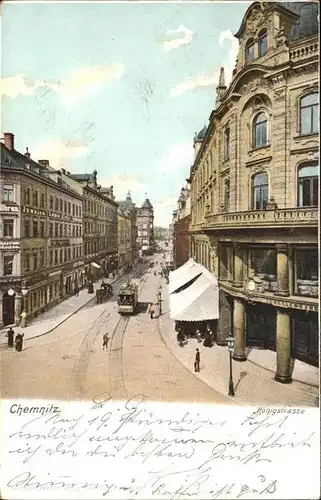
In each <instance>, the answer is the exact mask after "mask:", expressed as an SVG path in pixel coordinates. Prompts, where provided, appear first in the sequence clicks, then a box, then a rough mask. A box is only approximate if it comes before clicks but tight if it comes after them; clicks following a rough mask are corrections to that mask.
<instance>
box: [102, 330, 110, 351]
mask: <svg viewBox="0 0 321 500" xmlns="http://www.w3.org/2000/svg"><path fill="white" fill-rule="evenodd" d="M108 340H109V337H108V333H105V334H104V335H103V351H104V350H105V347H106V349H108Z"/></svg>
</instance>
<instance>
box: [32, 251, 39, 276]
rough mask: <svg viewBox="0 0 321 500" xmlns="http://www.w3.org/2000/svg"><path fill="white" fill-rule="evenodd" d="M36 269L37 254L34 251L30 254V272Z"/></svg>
mask: <svg viewBox="0 0 321 500" xmlns="http://www.w3.org/2000/svg"><path fill="white" fill-rule="evenodd" d="M37 268H38V252H37V250H34V251H33V253H32V270H33V271H34V270H36V269H37Z"/></svg>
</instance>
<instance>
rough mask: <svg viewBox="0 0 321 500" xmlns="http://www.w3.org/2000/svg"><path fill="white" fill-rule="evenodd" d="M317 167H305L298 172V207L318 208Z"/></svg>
mask: <svg viewBox="0 0 321 500" xmlns="http://www.w3.org/2000/svg"><path fill="white" fill-rule="evenodd" d="M318 189H319V166H318V165H305V166H303V167H300V168H299V170H298V191H299V192H298V206H299V207H316V206H318Z"/></svg>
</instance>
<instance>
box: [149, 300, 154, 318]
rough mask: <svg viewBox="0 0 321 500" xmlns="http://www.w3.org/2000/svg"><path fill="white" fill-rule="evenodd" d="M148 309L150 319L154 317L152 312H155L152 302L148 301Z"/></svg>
mask: <svg viewBox="0 0 321 500" xmlns="http://www.w3.org/2000/svg"><path fill="white" fill-rule="evenodd" d="M148 311H149V317H150V319H153V318H154V314H155V304H153V303H152V302H150V303H149V308H148Z"/></svg>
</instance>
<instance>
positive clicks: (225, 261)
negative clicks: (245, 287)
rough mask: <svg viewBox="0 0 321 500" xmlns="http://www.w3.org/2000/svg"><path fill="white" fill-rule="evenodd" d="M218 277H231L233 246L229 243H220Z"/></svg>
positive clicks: (224, 278)
mask: <svg viewBox="0 0 321 500" xmlns="http://www.w3.org/2000/svg"><path fill="white" fill-rule="evenodd" d="M219 251H220V270H219V272H220V279H221V280H227V279H229V278H231V276H232V272H233V248H232V246H231V245H220V249H219Z"/></svg>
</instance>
